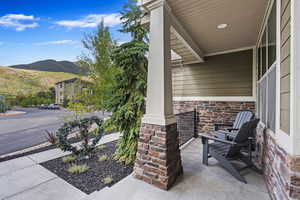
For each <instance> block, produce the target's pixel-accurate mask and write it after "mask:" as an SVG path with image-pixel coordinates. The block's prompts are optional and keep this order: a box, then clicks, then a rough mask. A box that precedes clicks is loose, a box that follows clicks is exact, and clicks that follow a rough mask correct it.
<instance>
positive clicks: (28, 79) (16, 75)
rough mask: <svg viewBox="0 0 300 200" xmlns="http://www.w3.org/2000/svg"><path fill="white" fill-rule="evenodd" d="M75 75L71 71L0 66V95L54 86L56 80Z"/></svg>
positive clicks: (34, 91)
mask: <svg viewBox="0 0 300 200" xmlns="http://www.w3.org/2000/svg"><path fill="white" fill-rule="evenodd" d="M75 77H78V75H76V74H73V73H65V72H46V71H37V70H24V69H14V68H10V67H0V95H1V94H10V95H17V94H20V93H22V94H28V93H36V92H38V91H42V90H47V89H49V88H51V87H54V86H55V83H56V82H59V81H62V80H67V79H71V78H75Z"/></svg>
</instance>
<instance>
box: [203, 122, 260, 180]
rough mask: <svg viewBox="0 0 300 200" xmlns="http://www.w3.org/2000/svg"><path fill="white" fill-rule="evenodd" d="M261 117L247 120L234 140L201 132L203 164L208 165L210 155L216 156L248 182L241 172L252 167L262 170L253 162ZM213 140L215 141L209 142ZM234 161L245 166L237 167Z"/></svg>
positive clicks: (238, 177)
mask: <svg viewBox="0 0 300 200" xmlns="http://www.w3.org/2000/svg"><path fill="white" fill-rule="evenodd" d="M258 122H259V119H255V120H252V121H249V122H246V123H244V124H243V125H242V127H241V128H240V130H239V131H238V133H237V135H236V136H235V138H234V140H233V141H230V140H226V139H221V138H217V137H214V136H209V135H206V134H199V135H200V136H201V137H202V143H203V164H205V165H208V159H209V158H210V157H213V158H215V159H216V160H217V161H219V163H220V164H221V165H222V166H223V167H224V168H225V169H226V170H227V171H228V172H229V173H230V174H231V175H233V176H234V177H235V178H237V179H238V180H239V181H242V182H244V183H247V181H246V180H245V178H244V177H243V176H242V175H241V174H240V172H241V171H242V170H244V169H247V168H252V169H254V170H255V171H256V172H258V173H260V170H259V169H257V168H256V167H255V165H254V164H253V163H252V153H251V152H252V144H253V140H254V138H253V137H254V135H255V129H256V127H257V124H258ZM209 141H213V142H209ZM245 148H247V149H248V151H247V152H246V153H245V152H242V149H245ZM233 161H240V162H242V163H243V164H244V167H242V168H237V167H236V166H235V165H233V163H232V162H233Z"/></svg>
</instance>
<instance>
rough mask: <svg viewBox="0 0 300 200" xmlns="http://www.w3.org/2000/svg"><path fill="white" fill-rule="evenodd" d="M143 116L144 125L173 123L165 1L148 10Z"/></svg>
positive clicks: (167, 12)
mask: <svg viewBox="0 0 300 200" xmlns="http://www.w3.org/2000/svg"><path fill="white" fill-rule="evenodd" d="M151 9H152V10H151V15H150V46H149V67H148V88H147V102H146V114H145V116H144V118H143V120H142V121H143V123H148V124H157V125H168V124H172V123H175V122H176V120H175V117H174V115H173V102H172V99H173V97H172V72H171V48H170V27H171V21H170V16H169V11H170V9H169V7H168V5H167V4H166V2H165V1H160V2H157V3H156V4H155V5H153V6H152V7H151Z"/></svg>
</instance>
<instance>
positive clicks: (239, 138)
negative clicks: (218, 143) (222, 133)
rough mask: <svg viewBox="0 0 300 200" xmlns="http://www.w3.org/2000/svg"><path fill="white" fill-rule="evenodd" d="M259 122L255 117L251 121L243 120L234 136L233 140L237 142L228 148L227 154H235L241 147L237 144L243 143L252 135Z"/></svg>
mask: <svg viewBox="0 0 300 200" xmlns="http://www.w3.org/2000/svg"><path fill="white" fill-rule="evenodd" d="M258 122H259V119H255V120H252V121H250V120H249V121H248V122H245V123H244V124H243V125H242V127H241V128H240V130H239V131H238V133H237V135H236V137H235V138H234V140H233V141H234V142H235V143H237V145H232V146H231V147H230V149H229V150H228V154H227V155H228V156H229V157H230V156H232V155H235V154H237V153H239V151H240V149H241V147H240V146H239V144H241V143H244V142H246V141H247V140H248V138H249V137H253V134H254V132H255V129H256V127H257V124H258Z"/></svg>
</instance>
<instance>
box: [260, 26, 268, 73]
mask: <svg viewBox="0 0 300 200" xmlns="http://www.w3.org/2000/svg"><path fill="white" fill-rule="evenodd" d="M261 63H262V66H261V70H262V75H261V76H264V74H265V73H266V71H267V70H266V69H267V34H266V29H265V31H264V34H263V36H262V39H261Z"/></svg>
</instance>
